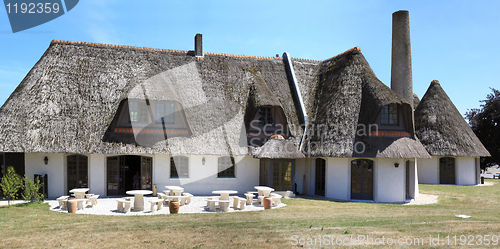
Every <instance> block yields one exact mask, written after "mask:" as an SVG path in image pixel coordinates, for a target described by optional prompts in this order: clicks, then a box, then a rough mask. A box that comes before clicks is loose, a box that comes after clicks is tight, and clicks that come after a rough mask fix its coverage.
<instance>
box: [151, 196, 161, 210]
mask: <svg viewBox="0 0 500 249" xmlns="http://www.w3.org/2000/svg"><path fill="white" fill-rule="evenodd" d="M163 201H164V200H163V199H156V200H151V212H154V211H155V206H157V208H156V210H161V209H162V208H163Z"/></svg>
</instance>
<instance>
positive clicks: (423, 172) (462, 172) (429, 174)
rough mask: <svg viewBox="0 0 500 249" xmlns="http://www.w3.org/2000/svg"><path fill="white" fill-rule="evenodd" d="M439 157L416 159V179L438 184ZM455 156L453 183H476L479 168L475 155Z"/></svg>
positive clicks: (421, 181) (425, 182)
mask: <svg viewBox="0 0 500 249" xmlns="http://www.w3.org/2000/svg"><path fill="white" fill-rule="evenodd" d="M439 158H441V156H432V158H431V159H418V180H419V182H420V183H424V184H439ZM454 158H455V183H456V184H457V185H476V184H477V175H478V174H479V170H478V168H477V167H476V160H477V158H475V157H454Z"/></svg>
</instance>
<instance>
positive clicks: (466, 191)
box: [0, 180, 500, 248]
mask: <svg viewBox="0 0 500 249" xmlns="http://www.w3.org/2000/svg"><path fill="white" fill-rule="evenodd" d="M489 181H493V182H495V183H498V180H489ZM420 193H426V194H434V195H438V196H439V202H438V203H437V204H431V205H421V206H407V205H406V206H402V205H391V204H373V203H350V202H332V201H326V200H311V199H304V198H295V199H287V200H284V201H283V202H284V203H286V204H287V205H288V206H287V207H284V208H280V209H273V210H266V211H259V212H235V213H217V214H178V215H158V216H133V217H119V216H96V215H74V214H67V213H59V212H53V211H50V210H49V206H48V205H47V204H28V205H26V204H22V205H17V206H13V207H10V208H7V207H4V208H0V233H1V237H0V247H2V248H34V247H36V248H54V247H56V248H57V247H65V248H66V247H75V248H83V247H87V248H88V247H90V248H102V247H104V248H117V247H122V248H130V247H134V248H138V247H147V248H221V247H224V248H228V247H231V248H247V247H251V248H256V247H257V248H290V247H300V246H301V245H300V244H299V245H296V246H294V245H292V242H295V241H294V240H293V239H292V236H293V235H296V236H297V237H295V238H296V239H298V238H304V242H307V241H306V239H308V238H311V239H313V240H314V239H315V238H321V236H332V237H334V238H341V239H346V238H350V236H354V237H355V238H356V237H357V236H360V235H362V236H370V237H371V238H382V237H384V238H394V239H397V238H404V239H406V238H412V239H414V238H424V242H425V243H426V244H425V245H424V246H421V248H429V247H430V246H429V244H428V243H429V236H433V237H434V238H436V237H437V236H442V237H441V240H440V242H441V246H440V248H441V247H445V248H446V247H450V248H453V247H455V246H448V245H446V244H443V243H444V242H445V241H444V239H443V236H447V235H450V237H452V236H454V235H457V236H458V237H459V236H460V235H466V236H469V235H474V236H477V235H486V234H489V235H496V236H500V208H499V204H500V184H495V185H493V186H481V187H479V186H451V185H420ZM457 214H465V215H470V216H472V217H471V218H470V219H461V218H456V217H455V215H457ZM452 242H453V241H452ZM457 242H460V241H457ZM474 242H477V240H475V241H474ZM323 243H325V242H324V241H323ZM317 245H318V247H319V244H317ZM304 247H310V246H308V245H304ZM323 247H329V246H328V245H324V244H323ZM336 247H338V246H336ZM357 247H363V245H357V246H351V247H350V248H357ZM366 247H369V245H366ZM383 247H384V246H382V247H380V248H383ZM388 247H390V246H388ZM477 247H481V246H478V245H474V246H472V247H468V248H477ZM495 247H497V246H491V245H490V248H495ZM411 248H418V246H412V247H411ZM461 248H463V247H461Z"/></svg>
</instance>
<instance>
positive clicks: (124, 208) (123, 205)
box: [116, 199, 132, 213]
mask: <svg viewBox="0 0 500 249" xmlns="http://www.w3.org/2000/svg"><path fill="white" fill-rule="evenodd" d="M116 201H117V202H118V206H117V207H116V209H117V210H118V211H121V212H125V213H128V212H130V208H131V207H130V206H131V205H130V204H132V201H127V200H125V199H118V200H116Z"/></svg>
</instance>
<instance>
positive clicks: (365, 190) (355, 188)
mask: <svg viewBox="0 0 500 249" xmlns="http://www.w3.org/2000/svg"><path fill="white" fill-rule="evenodd" d="M351 199H358V200H373V161H372V160H368V159H356V160H352V161H351Z"/></svg>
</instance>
